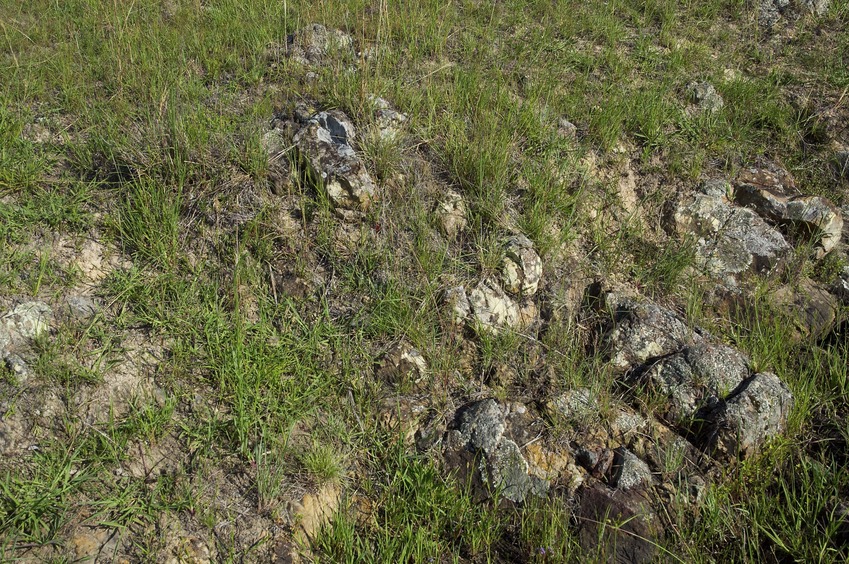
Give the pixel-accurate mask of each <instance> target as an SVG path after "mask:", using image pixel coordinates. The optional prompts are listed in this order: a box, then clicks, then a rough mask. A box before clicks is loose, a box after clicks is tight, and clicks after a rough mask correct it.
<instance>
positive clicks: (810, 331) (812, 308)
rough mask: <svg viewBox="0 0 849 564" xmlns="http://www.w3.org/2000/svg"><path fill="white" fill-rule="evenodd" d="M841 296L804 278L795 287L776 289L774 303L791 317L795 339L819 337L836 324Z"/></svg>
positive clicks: (773, 294)
mask: <svg viewBox="0 0 849 564" xmlns="http://www.w3.org/2000/svg"><path fill="white" fill-rule="evenodd" d="M838 297H839V296H837V297H835V296H834V295H832V294H831V293H830V292H828V291H826V290H825V289H823V288H820V287H819V286H817V285H815V284H814V283H813V282H811V281H810V280H808V279H806V278H802V279H801V280H799V281H798V282H797V283H796V284H794V285H792V286H790V285H785V286H781V287H780V288H778V289H777V290H775V291H774V292H773V293H772V302H773V304H774V305H775V306H776V307H777V308H778V309H779V310H780V311H781V312H782V313H784V314H785V315H786V316H787V318H788V319H790V320H792V322H793V324H794V325H795V329H796V332H795V334H794V337H795V338H796V339H816V338H819V337H822V336H823V335H824V334H826V333H827V332H828V331H829V330H830V329H831V328H832V327H833V325H834V322H835V320H836V319H837V313H838V311H839V309H840V306H839V304H838V299H837V298H838Z"/></svg>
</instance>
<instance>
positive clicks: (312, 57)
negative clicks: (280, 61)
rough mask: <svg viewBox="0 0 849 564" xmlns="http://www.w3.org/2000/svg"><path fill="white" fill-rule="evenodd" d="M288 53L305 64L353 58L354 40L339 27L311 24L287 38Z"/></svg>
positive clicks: (315, 64) (320, 63)
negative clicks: (328, 27) (330, 27)
mask: <svg viewBox="0 0 849 564" xmlns="http://www.w3.org/2000/svg"><path fill="white" fill-rule="evenodd" d="M286 43H287V45H286V54H287V55H288V56H289V57H291V58H292V59H293V60H295V61H297V62H299V63H301V64H303V65H313V66H319V65H324V64H326V63H328V62H330V61H331V60H333V59H334V58H352V57H353V56H354V49H353V46H354V41H353V39H352V38H351V36H350V35H348V34H347V33H345V32H343V31H340V30H338V29H327V28H326V27H324V26H323V25H321V24H318V23H314V24H310V25H308V26H306V27H304V28H302V29H299V30H298V31H296V32H295V33H293V34H292V35H290V36H289V37H288V38H287V41H286Z"/></svg>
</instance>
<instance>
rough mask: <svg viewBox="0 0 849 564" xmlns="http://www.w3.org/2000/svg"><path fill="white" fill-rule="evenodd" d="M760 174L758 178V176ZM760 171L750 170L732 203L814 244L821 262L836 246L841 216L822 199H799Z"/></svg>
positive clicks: (812, 197)
mask: <svg viewBox="0 0 849 564" xmlns="http://www.w3.org/2000/svg"><path fill="white" fill-rule="evenodd" d="M759 173H761V174H759ZM764 179H765V175H764V174H762V171H757V170H753V171H750V173H749V174H748V175H746V176H744V177H743V180H742V181H741V182H739V183H738V184H737V186H736V190H735V194H734V197H735V200H736V201H737V202H738V203H740V204H741V205H745V206H747V207H750V208H752V209H754V210H755V211H756V212H758V214H760V215H761V216H762V217H764V218H765V219H767V220H769V221H771V222H773V223H775V224H777V225H779V226H781V227H784V228H786V229H789V230H790V231H791V232H792V234H793V235H796V236H800V237H802V238H803V239H804V240H807V241H813V242H815V243H817V245H818V247H819V251H818V253H817V258H822V257H823V256H825V255H826V254H828V253H829V252H831V250H832V249H834V247H835V246H836V245H837V244H838V243H839V242H840V237H841V235H842V232H843V216H842V214H841V213H840V210H839V209H838V208H837V207H836V206H835V205H834V204H832V203H831V202H829V201H828V200H826V199H825V198H821V197H819V196H799V195H793V194H790V193H788V189H787V188H786V187H785V186H784V185H782V184H780V183H776V182H773V181H771V179H769V177H768V176H766V180H764Z"/></svg>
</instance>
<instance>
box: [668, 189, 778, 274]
mask: <svg viewBox="0 0 849 564" xmlns="http://www.w3.org/2000/svg"><path fill="white" fill-rule="evenodd" d="M730 190H731V187H730V185H729V184H728V183H726V182H724V181H712V182H708V183H706V184H704V185H703V186H702V187H701V189H700V191H699V192H698V193H696V194H693V195H691V196H690V197H688V198H685V199H684V200H683V201H682V202H681V203H680V205H679V206H678V208H677V210H676V212H675V215H674V222H675V226H676V229H677V231H678V233H680V234H682V235H693V236H695V237H696V248H695V253H696V261H697V263H698V264H699V265H701V267H702V268H703V269H704V270H705V271H706V272H707V273H708V274H710V275H711V276H715V277H717V278H720V279H722V280H723V281H724V282H726V283H729V284H731V285H734V283H735V279H736V278H737V277H738V276H739V275H741V274H743V273H749V272H752V273H758V274H768V273H769V272H771V271H772V270H773V269H775V268H776V267H778V266H779V265H780V264H782V263H783V261H784V260H785V259H786V257H787V256H788V255H789V254H790V252H791V250H792V249H791V247H790V245H789V244H788V243H787V241H786V240H785V239H784V237H783V236H782V235H781V233H779V232H778V231H777V230H776V229H774V228H773V227H772V226H770V225H769V224H767V223H766V222H765V221H764V220H763V219H762V218H761V217H760V216H759V215H758V214H757V213H755V212H754V211H753V210H750V209H747V208H741V207H737V206H734V205H732V204H731V202H729V201H728V199H727V194H728V193H729V192H730Z"/></svg>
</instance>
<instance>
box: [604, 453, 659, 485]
mask: <svg viewBox="0 0 849 564" xmlns="http://www.w3.org/2000/svg"><path fill="white" fill-rule="evenodd" d="M608 483H609V484H610V485H611V486H613V487H615V488H618V489H620V490H630V489H634V488H638V487H644V486H649V485H651V483H652V474H651V469H650V468H649V465H648V464H646V463H645V462H644V461H643V460H641V459H640V458H639V457H637V455H635V454H634V453H633V452H631V451H630V450H628V449H626V448H622V447H620V448H617V449H615V450H614V451H613V465H612V466H611V468H610V473H609V475H608Z"/></svg>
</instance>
